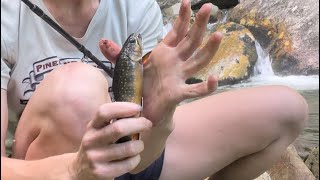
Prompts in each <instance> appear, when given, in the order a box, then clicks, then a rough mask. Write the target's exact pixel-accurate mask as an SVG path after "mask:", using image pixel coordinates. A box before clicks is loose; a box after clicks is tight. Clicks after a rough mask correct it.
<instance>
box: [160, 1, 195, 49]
mask: <svg viewBox="0 0 320 180" xmlns="http://www.w3.org/2000/svg"><path fill="white" fill-rule="evenodd" d="M190 16H191V3H190V0H183V1H182V3H181V7H180V11H179V17H178V18H177V19H176V20H175V22H174V25H173V29H172V30H171V31H170V32H169V33H168V34H167V35H166V37H165V38H164V39H163V40H162V42H163V43H165V44H167V45H168V46H171V47H175V46H177V45H178V43H179V42H180V41H181V40H182V39H183V38H184V36H185V35H186V34H187V32H188V28H189V22H190Z"/></svg>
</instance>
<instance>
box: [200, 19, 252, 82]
mask: <svg viewBox="0 0 320 180" xmlns="http://www.w3.org/2000/svg"><path fill="white" fill-rule="evenodd" d="M212 31H220V32H222V33H223V34H224V38H223V40H222V42H221V44H220V48H219V50H218V51H217V53H216V55H215V56H214V57H213V59H212V60H211V61H210V63H209V64H208V65H207V66H206V67H205V68H203V69H202V70H201V71H199V72H198V73H197V74H196V75H194V78H195V79H201V80H203V81H204V80H206V79H207V77H208V76H209V74H215V75H218V76H219V85H230V84H236V83H238V82H240V81H241V80H244V79H247V78H249V76H250V75H251V73H252V71H253V67H254V64H255V63H256V61H257V52H256V49H255V40H254V38H253V36H252V34H251V33H250V32H249V30H248V29H246V28H245V27H244V26H241V25H239V24H236V23H232V22H230V23H226V24H221V25H219V26H218V27H217V28H215V29H213V30H212ZM208 37H209V33H208V35H207V36H206V37H205V38H204V39H205V40H204V43H203V44H202V45H201V46H200V48H202V47H203V46H204V45H205V43H206V41H207V39H208Z"/></svg>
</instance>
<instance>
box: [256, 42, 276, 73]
mask: <svg viewBox="0 0 320 180" xmlns="http://www.w3.org/2000/svg"><path fill="white" fill-rule="evenodd" d="M255 45H256V50H257V55H258V59H257V62H256V64H255V66H254V69H253V75H254V76H259V75H260V76H274V72H273V70H272V66H271V63H272V61H271V59H270V56H269V54H268V53H266V52H265V51H264V50H263V49H262V47H261V45H260V44H259V42H257V41H256V42H255Z"/></svg>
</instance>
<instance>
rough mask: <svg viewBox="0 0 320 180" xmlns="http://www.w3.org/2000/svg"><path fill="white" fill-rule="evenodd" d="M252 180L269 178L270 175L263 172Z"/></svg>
mask: <svg viewBox="0 0 320 180" xmlns="http://www.w3.org/2000/svg"><path fill="white" fill-rule="evenodd" d="M254 180H271V178H270V175H269V174H268V173H267V172H265V173H263V174H262V175H260V176H259V177H257V178H256V179H254Z"/></svg>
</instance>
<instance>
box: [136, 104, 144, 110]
mask: <svg viewBox="0 0 320 180" xmlns="http://www.w3.org/2000/svg"><path fill="white" fill-rule="evenodd" d="M134 105H135V108H136V109H137V110H138V111H141V110H142V107H141V106H140V105H138V104H134Z"/></svg>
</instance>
